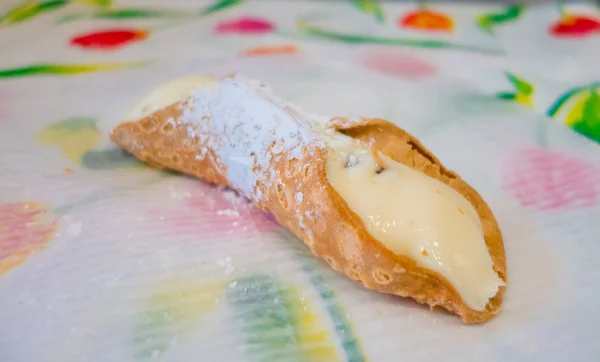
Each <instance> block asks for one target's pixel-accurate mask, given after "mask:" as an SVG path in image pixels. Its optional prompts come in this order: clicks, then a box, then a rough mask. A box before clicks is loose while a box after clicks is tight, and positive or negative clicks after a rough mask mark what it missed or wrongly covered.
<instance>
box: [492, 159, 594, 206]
mask: <svg viewBox="0 0 600 362" xmlns="http://www.w3.org/2000/svg"><path fill="white" fill-rule="evenodd" d="M502 181H503V184H504V186H505V187H506V188H508V189H509V190H510V191H512V193H513V194H514V195H515V197H516V198H517V199H518V200H519V201H520V203H521V204H522V205H524V206H531V207H535V208H537V209H540V210H552V209H574V208H581V207H589V206H593V205H595V204H597V203H598V198H599V194H600V169H599V168H596V167H594V166H593V165H589V164H587V163H586V162H584V161H582V160H579V159H577V158H574V157H572V156H568V155H565V154H562V153H558V152H552V151H548V150H544V149H540V148H532V149H526V150H524V151H522V152H519V153H516V154H514V155H513V156H512V157H511V158H510V159H509V160H508V163H507V164H506V167H505V173H504V175H503V180H502Z"/></svg>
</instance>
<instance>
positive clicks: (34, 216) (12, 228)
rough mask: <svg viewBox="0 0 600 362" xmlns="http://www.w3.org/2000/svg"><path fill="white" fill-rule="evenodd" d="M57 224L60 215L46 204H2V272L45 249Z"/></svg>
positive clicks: (0, 270) (0, 252) (0, 221)
mask: <svg viewBox="0 0 600 362" xmlns="http://www.w3.org/2000/svg"><path fill="white" fill-rule="evenodd" d="M57 226H58V218H57V217H55V216H54V215H53V214H52V213H51V212H50V210H49V209H48V208H47V207H46V206H45V205H43V204H40V203H37V202H19V203H11V204H4V205H0V275H2V274H4V273H5V272H7V271H8V270H10V269H12V268H14V267H15V266H17V265H20V264H22V263H24V262H25V261H26V260H27V259H28V258H29V257H30V256H32V255H34V254H35V253H37V252H39V251H40V250H42V249H43V248H44V247H45V246H46V244H47V243H48V242H50V240H52V236H54V233H55V232H56V228H57Z"/></svg>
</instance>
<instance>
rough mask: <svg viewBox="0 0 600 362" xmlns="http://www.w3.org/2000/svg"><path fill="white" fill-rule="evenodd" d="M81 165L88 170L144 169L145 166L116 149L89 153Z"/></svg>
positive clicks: (85, 155) (84, 156)
mask: <svg viewBox="0 0 600 362" xmlns="http://www.w3.org/2000/svg"><path fill="white" fill-rule="evenodd" d="M81 165H82V166H83V167H85V168H87V169H88V170H114V169H121V168H134V167H143V166H144V164H143V163H142V162H140V161H138V160H137V159H136V158H135V157H133V156H132V155H130V154H128V153H127V152H125V151H123V150H121V149H118V148H115V149H110V150H102V151H87V152H86V153H85V154H84V155H83V158H82V160H81Z"/></svg>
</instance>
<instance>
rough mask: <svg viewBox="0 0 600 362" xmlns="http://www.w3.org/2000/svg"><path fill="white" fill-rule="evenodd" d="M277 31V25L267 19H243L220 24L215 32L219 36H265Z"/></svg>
mask: <svg viewBox="0 0 600 362" xmlns="http://www.w3.org/2000/svg"><path fill="white" fill-rule="evenodd" d="M274 30H275V25H273V23H271V22H270V21H268V20H266V19H261V18H254V17H241V18H238V19H235V20H227V21H223V22H221V23H219V24H218V25H217V26H216V28H215V32H217V33H219V34H265V33H270V32H273V31H274Z"/></svg>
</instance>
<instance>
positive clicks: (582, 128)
mask: <svg viewBox="0 0 600 362" xmlns="http://www.w3.org/2000/svg"><path fill="white" fill-rule="evenodd" d="M589 92H590V96H589V97H588V98H587V100H586V101H585V103H584V105H583V112H582V113H583V114H582V118H581V119H580V120H578V121H575V122H574V123H573V125H572V127H573V130H574V131H576V132H578V133H580V134H582V135H584V136H586V137H588V138H590V139H592V140H594V141H596V142H599V143H600V95H599V94H598V91H597V90H596V89H590V91H589Z"/></svg>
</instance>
